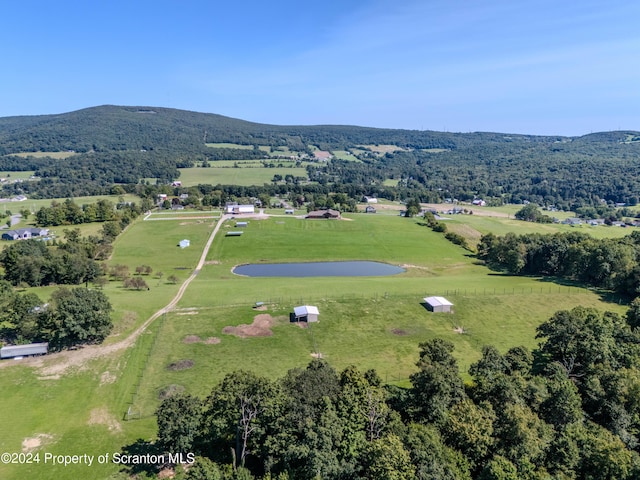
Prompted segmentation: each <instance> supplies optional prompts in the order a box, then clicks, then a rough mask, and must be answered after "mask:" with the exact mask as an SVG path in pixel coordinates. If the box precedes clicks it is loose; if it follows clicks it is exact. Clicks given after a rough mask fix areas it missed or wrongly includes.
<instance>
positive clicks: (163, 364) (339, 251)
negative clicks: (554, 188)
mask: <svg viewBox="0 0 640 480" xmlns="http://www.w3.org/2000/svg"><path fill="white" fill-rule="evenodd" d="M198 170H199V171H201V170H204V169H198ZM234 170H243V169H234ZM247 170H249V169H247ZM271 171H273V170H272V169H271ZM153 217H156V218H166V217H163V216H162V215H155V214H154V216H153ZM345 217H346V218H345V219H344V220H340V221H324V220H304V219H299V218H293V217H291V216H278V217H271V218H269V219H265V220H257V219H251V218H249V219H247V220H248V225H247V226H246V227H245V228H244V234H243V235H242V236H240V237H226V236H224V232H225V231H228V230H232V229H234V228H235V221H236V220H230V221H227V222H226V224H225V225H223V227H222V228H221V230H220V233H219V234H218V236H217V237H216V239H215V241H214V243H213V245H212V248H211V249H210V251H209V254H208V256H207V258H206V260H207V261H206V263H205V265H204V267H203V268H202V270H201V271H200V272H199V273H198V275H197V276H196V277H195V279H194V280H193V282H192V283H191V284H190V285H189V287H188V289H187V290H186V292H185V295H184V296H183V297H182V299H181V300H180V302H179V304H178V305H177V307H176V308H175V309H174V310H172V311H171V312H169V313H167V314H166V315H164V316H163V317H161V318H160V319H158V320H156V321H155V322H154V323H152V324H151V325H150V326H149V327H148V329H147V330H146V331H145V333H144V334H142V335H140V336H139V337H138V338H137V339H136V341H135V343H133V344H132V346H131V347H129V348H126V349H123V350H118V352H117V353H114V354H111V355H107V356H102V357H97V358H89V359H87V361H86V362H84V363H83V364H82V366H81V367H74V368H71V369H69V370H67V371H63V369H62V368H61V367H63V366H64V360H61V359H60V357H55V356H51V357H47V358H44V359H43V363H42V365H41V366H39V367H34V368H31V367H28V366H26V365H21V364H19V363H18V364H2V365H0V385H2V387H3V390H5V391H11V395H4V396H2V397H0V412H3V414H2V415H3V419H2V421H3V432H4V434H3V436H2V438H0V447H2V449H3V450H4V451H9V452H12V451H14V452H20V451H21V449H22V448H23V446H22V442H23V441H25V440H28V439H31V440H33V439H36V440H38V439H39V440H38V441H40V442H41V446H40V447H39V450H38V451H40V452H45V451H47V452H52V453H60V454H75V453H79V454H82V453H89V454H94V455H98V454H104V453H107V452H116V451H120V450H121V449H122V448H123V447H124V446H126V445H132V444H134V443H135V442H136V440H138V439H143V440H152V439H153V438H154V436H155V418H154V417H153V414H154V412H155V409H156V408H157V406H158V405H159V403H160V399H161V397H162V395H163V393H164V392H166V391H168V390H172V389H173V390H176V389H177V390H181V389H184V390H185V391H187V392H190V393H193V394H197V395H200V396H204V395H206V394H207V393H208V392H209V391H210V390H211V388H212V386H213V385H214V384H215V382H217V381H218V380H220V379H221V378H222V377H223V376H224V375H225V374H226V373H228V372H230V371H232V370H234V369H238V368H243V369H248V370H253V371H256V372H258V373H261V374H263V375H266V376H268V377H270V378H277V377H279V376H282V375H283V374H284V373H285V372H286V371H287V370H288V369H290V368H293V367H304V366H305V365H306V364H307V363H308V362H309V361H310V360H311V359H312V358H313V357H312V354H314V355H322V357H323V358H325V359H326V360H327V361H328V362H329V363H330V364H331V365H333V366H334V367H335V368H336V369H338V370H340V369H342V368H344V367H346V366H347V365H350V364H355V365H357V366H358V367H360V368H361V369H368V368H375V369H376V370H377V371H378V373H379V375H380V376H381V377H382V379H383V380H384V381H386V382H390V383H395V384H399V385H407V384H408V377H409V375H410V374H411V373H412V372H413V371H415V362H416V361H417V358H418V350H419V347H418V344H419V343H420V342H422V341H425V340H427V339H429V338H433V337H435V336H440V337H443V338H445V339H448V340H450V341H452V342H453V343H454V345H455V348H456V350H455V355H456V357H457V358H458V360H459V362H460V369H461V371H462V372H464V371H466V370H467V369H468V367H469V365H470V364H471V363H473V362H474V361H475V360H477V359H478V358H479V356H480V352H481V348H482V346H483V345H485V344H489V343H491V344H494V345H496V346H497V347H498V348H499V349H500V351H503V352H504V351H506V350H507V349H508V348H510V347H512V346H516V345H526V346H528V347H529V348H534V347H535V345H536V340H535V338H534V336H535V328H536V326H537V325H538V324H540V323H541V322H543V321H544V320H546V319H548V318H549V317H550V316H551V315H552V314H553V313H554V312H555V311H557V310H560V309H570V308H572V307H574V306H576V305H585V306H594V307H597V308H600V309H608V310H613V311H616V312H619V313H622V312H624V311H625V307H624V306H622V305H618V304H616V303H608V302H606V299H605V298H604V297H603V296H602V295H600V294H599V293H598V292H595V291H592V290H589V289H584V288H579V287H575V286H566V285H558V284H556V283H554V282H552V281H548V280H545V279H541V278H528V277H510V276H505V275H500V274H496V273H495V272H491V271H489V270H488V269H487V268H485V267H484V266H482V265H479V264H477V262H476V261H475V259H474V258H473V256H472V255H470V254H469V252H467V251H465V250H463V249H461V248H460V247H457V246H455V245H453V244H451V243H450V242H448V241H446V240H445V239H444V238H443V236H442V235H441V234H438V233H435V232H433V231H431V229H429V228H428V227H426V226H424V225H422V221H421V219H416V218H413V219H410V218H403V217H399V216H397V215H365V214H349V215H345ZM459 217H460V218H459V219H456V220H455V221H456V222H459V224H460V225H462V224H463V223H464V222H465V221H467V220H471V221H472V222H478V223H469V224H468V225H469V228H473V229H475V230H478V231H480V230H481V229H482V230H484V229H485V228H486V229H492V228H493V229H498V228H499V227H500V226H501V225H506V226H504V227H501V228H505V229H510V228H517V226H518V225H520V226H521V225H522V224H521V223H519V224H518V225H512V224H511V223H509V222H513V220H509V219H507V218H499V217H483V218H480V216H475V215H474V216H459ZM213 222H215V219H211V218H194V219H190V218H186V217H179V218H178V219H173V220H165V221H149V220H148V221H144V220H142V219H140V220H138V221H136V222H135V223H134V224H132V225H131V226H130V227H129V228H128V229H127V230H126V231H125V232H124V233H123V234H122V235H121V236H120V237H119V238H118V239H117V241H116V242H115V245H114V253H113V256H112V258H111V260H110V262H109V263H110V264H112V265H113V264H124V265H128V266H129V268H130V269H131V271H132V273H133V271H134V269H135V267H136V266H138V265H149V266H151V267H152V269H153V272H152V273H151V275H149V276H147V277H145V280H146V281H147V283H148V284H149V287H150V289H149V290H144V291H135V290H129V289H125V288H123V286H122V282H121V281H119V280H111V281H110V282H109V283H108V284H107V285H106V286H105V287H104V289H105V292H106V293H107V295H108V296H109V298H110V300H111V302H112V304H113V306H114V315H113V319H114V323H115V328H114V332H113V334H112V335H111V336H110V337H109V338H108V339H107V340H106V344H107V345H108V346H109V345H114V344H116V343H117V342H119V341H120V340H123V339H126V338H127V337H128V336H129V335H130V334H131V333H132V332H133V331H134V330H135V329H136V328H137V327H138V326H139V325H141V324H142V323H143V322H144V321H145V320H146V319H147V318H149V317H150V316H151V315H152V314H153V313H154V312H156V311H158V310H159V309H160V308H162V307H163V306H165V305H166V304H167V303H168V302H169V300H170V299H171V298H173V296H174V295H175V294H176V292H177V291H178V288H179V286H180V283H182V282H183V281H184V280H185V279H186V278H187V277H188V276H189V275H190V274H191V272H192V271H193V269H194V267H195V265H196V263H197V261H198V259H199V257H200V255H201V253H202V249H203V247H204V245H205V243H206V241H207V238H208V237H209V234H210V233H211V231H212V228H213ZM482 222H485V223H482ZM492 222H495V223H492ZM452 225H453V223H452ZM620 230H624V229H620ZM183 238H188V239H189V240H190V241H191V246H190V247H188V248H185V249H180V248H178V247H177V243H178V242H179V241H180V240H181V239H183ZM323 260H377V261H382V262H387V263H392V264H396V265H402V266H403V267H404V268H405V269H406V271H405V273H402V274H399V275H394V276H388V277H324V278H323V277H310V278H249V277H240V276H237V275H234V274H233V273H232V272H231V269H232V268H233V266H234V265H237V264H240V263H267V262H268V263H271V262H287V261H290V262H291V261H300V262H303V261H323ZM159 272H162V275H159ZM170 275H176V276H177V277H178V282H177V283H173V282H171V281H169V280H168V277H169V276H170ZM33 291H34V292H36V293H38V292H39V294H40V295H42V296H46V295H47V292H50V287H46V288H45V289H33ZM427 295H444V296H446V297H447V298H448V299H449V300H451V301H452V302H453V303H454V305H455V307H454V313H452V314H433V313H430V312H428V311H427V310H426V309H425V308H424V307H423V306H422V305H421V303H420V302H421V301H422V298H423V297H425V296H427ZM255 302H264V306H263V307H262V308H261V309H260V310H258V309H256V308H253V307H254V305H255ZM301 304H311V305H317V306H318V308H319V310H320V322H319V323H317V324H312V325H311V326H308V327H307V328H303V327H304V326H300V325H296V324H292V323H290V322H289V313H290V312H291V311H292V309H293V307H294V306H296V305H301ZM260 322H262V323H260ZM242 325H245V327H242ZM247 326H248V327H247ZM239 332H240V333H242V332H249V333H248V334H246V335H244V337H243V336H242V335H241V336H238V335H239ZM71 353H72V354H74V352H71ZM76 353H77V354H81V353H82V352H76ZM25 406H26V407H25ZM129 407H131V412H133V414H134V417H135V418H136V419H133V420H130V421H127V420H126V412H127V411H128V409H129ZM18 411H19V412H21V414H20V415H13V414H7V413H5V412H18ZM94 467H95V465H94ZM118 470H119V467H118V466H117V465H113V464H110V465H101V466H99V467H95V468H93V467H92V468H91V475H92V478H107V477H109V476H110V475H117V472H118ZM87 471H88V470H87V469H86V467H84V466H74V467H66V468H63V467H55V468H52V467H51V466H46V465H30V466H18V465H0V477H2V478H35V479H38V478H42V479H45V478H62V479H64V478H82V477H83V476H86V472H87ZM114 478H116V477H114Z"/></svg>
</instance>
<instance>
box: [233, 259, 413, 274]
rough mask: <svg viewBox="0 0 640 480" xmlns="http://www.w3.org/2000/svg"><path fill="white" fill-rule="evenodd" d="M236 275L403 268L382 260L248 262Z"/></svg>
mask: <svg viewBox="0 0 640 480" xmlns="http://www.w3.org/2000/svg"><path fill="white" fill-rule="evenodd" d="M232 271H233V273H235V274H236V275H245V276H247V277H376V276H387V275H397V274H398V273H402V272H404V271H405V269H404V268H401V267H397V266H395V265H389V264H388V263H382V262H368V261H357V262H306V263H261V264H255V263H250V264H247V265H238V266H237V267H235V268H234V269H233V270H232Z"/></svg>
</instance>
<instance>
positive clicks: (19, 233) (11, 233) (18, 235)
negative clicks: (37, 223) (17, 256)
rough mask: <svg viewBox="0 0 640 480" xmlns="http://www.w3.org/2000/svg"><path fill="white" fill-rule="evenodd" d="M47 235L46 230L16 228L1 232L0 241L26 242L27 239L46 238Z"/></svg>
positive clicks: (47, 230)
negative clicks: (0, 239)
mask: <svg viewBox="0 0 640 480" xmlns="http://www.w3.org/2000/svg"><path fill="white" fill-rule="evenodd" d="M47 235H49V229H48V228H35V227H34V228H17V229H15V230H7V231H6V232H2V240H26V239H28V238H35V237H46V236H47Z"/></svg>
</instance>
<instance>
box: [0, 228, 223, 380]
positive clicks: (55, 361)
mask: <svg viewBox="0 0 640 480" xmlns="http://www.w3.org/2000/svg"><path fill="white" fill-rule="evenodd" d="M229 218H231V215H222V216H221V217H220V219H219V220H218V222H217V223H216V226H215V227H214V229H213V231H212V232H211V235H209V239H208V240H207V243H206V245H205V246H204V249H203V250H202V255H201V256H200V260H199V261H198V264H197V265H196V268H195V269H194V270H193V273H192V274H191V275H190V276H189V278H187V279H186V280H185V281H184V283H183V284H182V285H181V286H180V289H179V290H178V293H176V295H175V296H174V297H173V299H172V300H171V301H170V302H169V303H168V304H167V305H166V306H165V307H163V308H161V309H160V310H158V311H157V312H156V313H154V314H153V315H151V316H150V317H149V318H148V319H147V320H146V321H145V322H144V323H143V324H142V325H140V327H138V329H136V330H135V331H134V332H132V333H131V334H130V335H129V336H128V337H127V338H125V339H124V340H121V341H119V342H117V343H112V344H108V345H88V346H86V347H83V348H81V349H79V350H64V351H62V352H58V353H52V354H50V355H46V356H44V357H32V358H26V359H23V360H21V361H17V362H10V361H5V362H0V368H2V367H4V366H6V365H29V366H32V367H40V368H41V373H42V375H43V376H45V377H49V378H55V377H57V376H59V375H61V374H63V373H64V372H65V371H66V370H67V369H68V368H71V367H81V366H82V365H83V364H85V363H86V362H87V361H89V360H91V359H94V358H98V357H102V356H105V355H109V354H111V353H115V352H118V351H120V350H124V349H125V348H128V347H130V346H131V345H133V343H134V342H135V341H136V339H137V338H138V337H139V336H140V335H141V334H142V332H144V331H145V330H146V329H147V327H148V326H149V325H150V324H151V323H152V322H153V321H154V320H156V319H158V318H159V317H160V316H162V315H164V314H165V313H167V312H169V311H171V310H172V309H173V308H175V306H176V305H177V304H178V302H179V301H180V299H182V296H183V295H184V292H185V291H186V290H187V287H188V286H189V284H190V283H191V282H192V281H193V279H194V278H196V275H198V273H199V272H200V270H201V269H202V267H203V265H204V262H205V260H206V258H207V254H208V253H209V249H210V248H211V244H212V243H213V240H214V238H215V237H216V234H217V233H218V231H219V230H220V227H221V226H222V224H223V223H224V222H225V221H226V220H228V219H229Z"/></svg>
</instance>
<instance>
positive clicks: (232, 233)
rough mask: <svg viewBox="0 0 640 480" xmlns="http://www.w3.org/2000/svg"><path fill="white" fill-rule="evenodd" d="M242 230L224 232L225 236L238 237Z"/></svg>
mask: <svg viewBox="0 0 640 480" xmlns="http://www.w3.org/2000/svg"><path fill="white" fill-rule="evenodd" d="M243 233H244V232H243V231H242V230H236V231H234V232H227V233H226V234H225V237H239V236H240V235H242V234H243Z"/></svg>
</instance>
